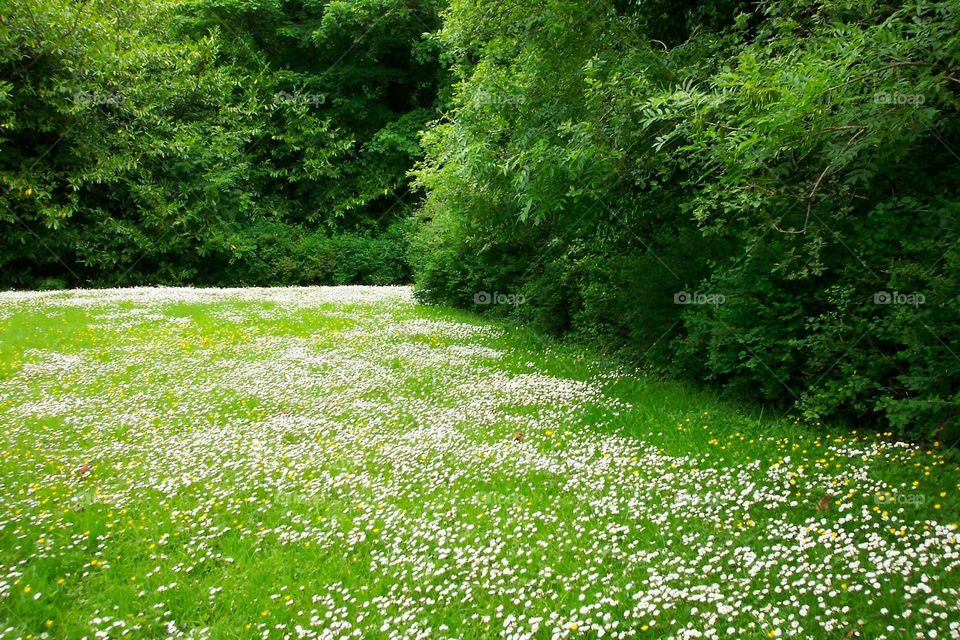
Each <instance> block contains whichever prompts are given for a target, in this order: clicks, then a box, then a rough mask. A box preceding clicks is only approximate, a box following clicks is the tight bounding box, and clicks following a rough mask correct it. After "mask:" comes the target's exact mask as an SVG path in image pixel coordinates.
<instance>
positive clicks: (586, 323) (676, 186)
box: [411, 0, 960, 441]
mask: <svg viewBox="0 0 960 640" xmlns="http://www.w3.org/2000/svg"><path fill="white" fill-rule="evenodd" d="M958 19H960V5H958V3H957V2H956V1H955V0H949V1H941V2H937V1H926V0H912V1H911V2H907V3H892V2H890V3H887V2H874V3H859V4H857V3H849V2H844V1H839V0H823V1H820V0H817V1H815V0H790V1H778V2H769V3H763V4H760V5H754V4H748V3H739V2H712V3H707V4H706V5H704V4H703V3H698V4H697V5H694V4H693V3H669V4H664V5H663V6H661V5H658V4H654V5H650V4H648V3H643V4H634V3H620V2H600V3H579V2H575V1H574V0H548V1H547V2H544V3H536V4H535V5H534V4H530V3H526V2H521V1H520V0H514V1H507V2H502V3H498V10H497V11H495V12H494V11H489V10H487V9H485V8H484V7H483V6H480V5H478V4H477V3H474V2H471V1H469V0H454V1H453V2H452V3H451V7H450V9H449V10H448V15H447V19H446V20H445V23H444V28H443V30H442V31H441V34H440V35H441V40H442V41H443V42H444V43H445V44H446V46H447V47H448V49H449V50H450V51H452V52H455V56H454V66H453V69H454V73H455V75H456V77H457V79H458V84H457V85H456V90H455V92H454V95H453V98H452V100H453V109H452V110H451V111H450V114H449V116H448V117H446V118H444V119H442V120H440V121H438V122H437V123H436V125H435V126H434V127H433V128H432V129H431V131H429V132H428V133H427V134H426V135H425V137H424V146H425V148H426V152H427V157H426V159H425V161H424V162H423V163H422V164H421V165H420V166H419V167H418V169H417V177H418V183H419V184H420V185H422V186H423V187H424V188H425V189H427V191H428V197H427V200H426V202H425V204H424V207H423V210H422V214H421V223H420V230H419V232H418V233H419V237H418V238H417V239H416V240H415V241H414V242H413V243H412V245H411V247H412V258H411V260H412V264H413V267H414V274H415V280H416V282H417V283H418V289H419V292H420V295H421V296H422V297H423V298H424V299H427V300H437V301H442V302H446V303H451V302H459V303H460V304H469V300H470V295H471V290H474V291H475V290H479V289H488V288H489V287H493V286H496V287H499V288H501V290H506V291H518V292H523V293H524V294H525V296H526V303H525V304H524V305H521V306H518V307H517V308H516V309H511V311H512V312H513V313H514V314H515V315H517V316H518V317H522V318H526V319H529V320H532V321H535V322H537V323H539V324H540V325H542V326H546V327H547V328H550V329H552V330H555V331H558V332H564V333H575V334H579V335H581V336H587V337H590V338H592V339H595V340H599V341H602V342H604V343H606V344H609V345H615V346H617V347H622V348H626V349H628V350H629V351H630V352H632V353H633V354H634V356H635V357H637V358H638V359H643V360H644V361H645V362H646V363H648V364H651V365H653V366H657V367H659V368H661V369H663V370H665V371H669V372H672V373H675V374H680V375H684V376H688V377H692V378H695V379H699V380H704V381H707V382H710V383H712V384H715V385H719V386H723V387H726V388H728V389H730V390H731V391H734V392H737V393H740V394H743V395H746V396H748V397H750V398H752V399H755V400H759V401H762V402H766V403H772V404H774V405H777V406H780V407H783V408H785V409H786V408H789V407H796V408H797V410H798V411H800V412H801V413H802V414H803V415H804V416H806V417H807V418H808V419H810V420H813V421H817V420H827V419H840V420H846V421H849V422H853V423H865V424H874V425H877V424H879V425H884V424H886V425H888V426H889V427H890V428H894V429H896V430H897V431H898V432H900V433H904V434H909V435H912V436H916V437H928V438H940V439H947V438H950V440H951V441H952V440H953V439H955V438H956V437H957V436H960V431H958V429H960V413H958V402H960V358H958V354H957V353H956V352H957V348H956V347H955V346H953V345H956V344H960V342H958V340H957V339H958V337H960V335H958V334H960V315H958V314H957V305H958V300H960V270H958V269H957V251H958V250H957V241H958V235H960V233H958V232H960V222H958V216H957V213H958V206H960V197H958V191H957V189H958V187H957V182H956V175H958V173H960V171H958V169H960V156H958V155H957V150H958V149H960V119H958V117H957V116H958V114H957V105H958V102H957V89H958V87H960V81H958V78H960V39H958V38H956V25H957V23H958ZM684 293H685V294H686V295H687V297H688V298H692V300H690V301H692V302H693V304H675V301H674V296H679V298H680V299H679V300H678V301H679V302H685V301H687V300H684V299H683V298H684V295H683V294H684ZM701 302H702V304H701ZM488 308H492V307H485V308H484V309H488ZM500 311H502V309H500ZM951 434H955V435H951Z"/></svg>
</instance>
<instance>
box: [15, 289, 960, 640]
mask: <svg viewBox="0 0 960 640" xmlns="http://www.w3.org/2000/svg"><path fill="white" fill-rule="evenodd" d="M0 421H2V424H3V425H4V429H3V430H2V433H0V486H2V487H3V495H4V502H3V505H2V506H0V638H30V637H33V638H39V637H49V638H82V637H92V636H93V635H94V634H95V633H96V632H97V631H100V632H102V633H104V634H106V635H105V636H104V637H110V638H114V637H116V638H119V637H134V638H158V637H169V636H177V635H178V634H182V636H183V637H210V638H254V637H269V638H285V637H291V638H293V637H299V636H298V633H300V634H302V637H348V636H350V634H351V633H354V632H355V631H356V632H357V633H358V634H359V636H353V637H360V636H362V637H368V638H396V637H409V638H414V637H435V638H443V637H459V638H488V637H503V636H506V637H517V638H519V637H536V638H551V637H599V636H603V637H650V638H661V637H680V635H681V632H683V631H684V630H685V629H686V630H690V629H693V630H697V631H704V630H709V629H715V630H716V632H717V635H718V636H719V637H739V638H768V637H775V636H782V637H790V636H794V637H815V638H821V637H822V638H828V637H829V638H833V637H869V638H880V637H887V638H896V637H915V636H916V634H917V633H919V632H924V633H926V632H929V631H931V630H936V631H938V632H939V634H940V636H939V637H950V636H951V634H952V635H954V636H956V634H957V633H958V628H957V627H955V626H954V627H951V626H950V625H951V624H954V625H955V624H956V623H955V622H954V621H955V620H960V611H958V607H960V604H958V603H960V598H958V589H960V578H957V577H956V576H958V575H960V572H958V571H957V569H958V568H960V560H958V557H960V556H958V547H957V539H956V537H955V529H956V524H954V523H955V522H956V520H957V514H958V508H960V501H958V499H957V495H958V488H960V485H958V482H960V473H958V470H957V468H956V466H955V465H954V464H952V463H949V462H947V460H946V458H945V456H944V455H943V453H942V452H941V451H940V450H939V449H937V448H934V449H932V450H924V449H921V448H919V447H916V446H913V445H909V444H905V443H898V442H896V441H894V440H893V439H892V438H890V437H889V435H884V434H875V433H851V432H846V431H841V430H831V429H829V428H819V429H813V428H811V427H807V426H804V425H800V424H797V423H796V422H794V421H792V420H788V419H782V420H769V419H767V420H760V419H758V417H757V416H756V415H754V414H753V412H750V411H745V410H744V409H742V408H740V407H737V406H734V405H731V404H728V403H725V402H723V401H721V400H720V399H718V398H716V397H714V396H712V395H710V394H707V393H705V392H702V391H694V390H691V389H689V388H686V387H685V386H683V385H680V384H676V383H672V382H664V381H657V380H654V379H651V378H649V377H644V376H641V375H638V374H635V373H632V372H630V371H628V370H624V369H623V368H622V367H621V366H620V365H618V364H617V363H615V362H611V361H609V360H607V359H605V358H603V357H602V356H600V355H598V354H595V353H592V352H590V351H588V350H586V349H584V348H581V347H577V346H571V345H565V344H558V343H555V342H553V341H551V340H549V339H545V338H543V337H542V336H538V335H537V334H535V333H532V332H530V331H528V330H525V329H522V328H517V327H513V326H506V325H497V324H493V323H490V322H487V321H484V320H481V319H479V318H477V317H475V316H472V315H470V314H467V313H463V312H455V311H451V310H445V309H439V308H432V307H424V306H419V305H415V304H414V303H412V302H411V301H409V299H408V292H406V291H405V290H390V289H384V290H372V289H371V290H367V289H343V290H339V291H338V290H318V289H302V290H295V289H293V290H289V289H288V290H280V289H278V290H251V291H247V292H245V293H243V294H240V293H233V294H224V293H218V292H215V291H209V292H196V291H194V292H191V291H184V290H132V291H128V292H104V293H92V292H91V293H81V294H63V295H57V296H48V297H33V296H30V295H9V294H8V295H7V296H6V297H0ZM517 432H519V434H520V441H516V439H515V434H516V433H517ZM85 465H88V467H89V470H87V469H88V467H87V466H85ZM824 496H827V498H828V501H829V503H830V506H829V509H826V510H823V509H818V506H817V505H818V502H820V501H821V499H822V498H824ZM788 585H789V586H788ZM781 587H782V588H781ZM927 591H929V593H928V592H927ZM908 611H909V614H908V613H907V612H908ZM298 627H299V628H300V631H299V632H298V631H297V630H296V629H297V628H298ZM324 634H325V635H324Z"/></svg>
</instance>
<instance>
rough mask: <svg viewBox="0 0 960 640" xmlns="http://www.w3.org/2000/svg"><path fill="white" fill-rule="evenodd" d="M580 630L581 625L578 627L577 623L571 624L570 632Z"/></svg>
mask: <svg viewBox="0 0 960 640" xmlns="http://www.w3.org/2000/svg"><path fill="white" fill-rule="evenodd" d="M579 628H580V625H578V624H577V623H576V622H571V623H570V631H576V630H577V629H579Z"/></svg>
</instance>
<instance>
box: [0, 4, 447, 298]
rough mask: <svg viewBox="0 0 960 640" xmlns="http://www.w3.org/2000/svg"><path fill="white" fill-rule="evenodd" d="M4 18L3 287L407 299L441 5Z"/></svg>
mask: <svg viewBox="0 0 960 640" xmlns="http://www.w3.org/2000/svg"><path fill="white" fill-rule="evenodd" d="M3 4H4V6H3V7H2V9H0V16H2V18H3V20H2V23H0V127H2V128H0V181H2V186H3V189H2V193H0V231H2V233H0V269H2V271H0V286H2V287H11V286H14V287H34V286H63V285H74V286H75V285H91V284H92V285H104V284H134V283H142V282H150V283H181V282H183V283H187V282H189V283H199V284H213V283H230V284H244V283H245V284H280V283H289V284H311V283H350V282H361V283H394V282H405V281H407V280H408V278H409V276H408V269H407V267H406V261H405V260H404V259H403V255H404V251H405V243H406V236H407V233H406V223H405V220H406V218H408V217H409V212H410V210H411V206H412V204H413V202H414V201H415V194H411V193H410V190H409V178H408V176H407V172H408V169H409V168H410V166H411V165H412V164H413V162H414V161H415V159H416V158H417V157H419V153H420V152H419V144H418V140H417V138H418V135H419V132H420V130H421V129H422V128H423V126H424V123H425V122H427V121H429V120H431V119H433V118H435V117H436V114H437V111H436V107H435V102H436V101H437V96H438V93H439V92H440V91H441V90H442V87H443V84H444V78H445V77H446V72H445V71H444V69H443V68H442V66H441V65H440V64H439V61H438V50H437V45H436V44H435V43H434V42H433V41H432V40H431V38H430V37H428V36H426V35H425V34H428V33H429V32H431V31H434V30H435V29H436V28H437V26H438V15H437V14H438V7H437V4H438V3H437V2H432V1H424V2H417V3H408V2H404V1H401V0H377V1H371V0H323V1H318V2H300V1H299V0H266V1H262V2H247V1H244V0H185V1H183V2H170V1H164V0H146V1H143V0H139V1H136V2H133V1H131V0H91V1H89V2H76V1H75V0H14V1H12V2H11V1H10V0H6V1H5V2H4V3H3Z"/></svg>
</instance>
